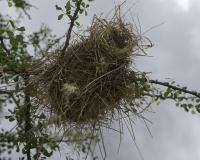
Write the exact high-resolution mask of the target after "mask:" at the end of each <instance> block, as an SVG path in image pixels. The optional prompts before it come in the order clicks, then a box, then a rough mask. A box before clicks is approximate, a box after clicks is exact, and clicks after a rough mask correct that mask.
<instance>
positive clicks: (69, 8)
mask: <svg viewBox="0 0 200 160" xmlns="http://www.w3.org/2000/svg"><path fill="white" fill-rule="evenodd" d="M65 8H66V12H68V11H70V10H71V4H70V1H68V2H67V4H66V6H65Z"/></svg>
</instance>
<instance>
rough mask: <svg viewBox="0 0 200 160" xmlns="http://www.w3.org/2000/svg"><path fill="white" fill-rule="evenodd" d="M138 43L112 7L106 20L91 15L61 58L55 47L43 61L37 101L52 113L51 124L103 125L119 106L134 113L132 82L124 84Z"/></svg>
mask: <svg viewBox="0 0 200 160" xmlns="http://www.w3.org/2000/svg"><path fill="white" fill-rule="evenodd" d="M141 41H142V38H141V35H139V34H136V33H135V30H134V27H133V25H132V24H131V23H127V22H126V21H123V20H122V18H121V17H120V14H118V11H117V10H116V13H115V14H114V16H113V17H112V19H111V20H107V19H102V18H98V17H97V16H94V18H93V21H92V24H91V27H89V28H87V30H85V33H84V34H81V35H80V34H79V35H77V38H76V39H74V40H73V41H72V43H71V44H70V45H69V47H68V48H67V49H66V51H65V54H64V56H63V57H61V55H62V54H61V51H60V50H59V49H56V50H54V51H53V52H51V53H50V55H49V56H48V57H47V58H48V59H47V58H46V60H45V61H44V62H42V64H43V65H42V67H41V68H43V69H42V70H43V71H44V72H42V73H41V74H40V88H41V92H40V94H39V95H38V99H39V103H40V106H42V108H43V109H45V110H46V111H48V113H50V115H54V116H52V117H57V118H56V119H57V120H56V122H55V120H52V123H55V124H59V125H60V124H73V125H74V124H75V126H76V127H78V126H79V127H78V128H80V126H83V125H85V126H88V125H92V126H97V125H98V126H101V125H104V126H105V124H109V123H110V122H112V121H113V120H116V119H118V118H119V117H123V116H124V109H125V110H126V111H127V110H128V111H133V110H134V111H136V110H137V108H135V104H134V100H135V97H134V95H135V89H134V86H132V87H130V86H128V85H127V83H126V82H127V81H128V80H130V73H131V65H132V64H133V59H134V57H135V54H136V53H138V51H139V50H142V48H141V47H140V43H141ZM134 113H135V112H134ZM125 116H127V114H126V113H125ZM50 119H51V118H50ZM52 119H54V118H52ZM94 128H95V127H94Z"/></svg>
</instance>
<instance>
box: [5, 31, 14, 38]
mask: <svg viewBox="0 0 200 160" xmlns="http://www.w3.org/2000/svg"><path fill="white" fill-rule="evenodd" d="M6 33H7V35H8V36H9V37H13V36H14V33H13V32H12V31H6Z"/></svg>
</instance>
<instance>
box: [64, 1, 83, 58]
mask: <svg viewBox="0 0 200 160" xmlns="http://www.w3.org/2000/svg"><path fill="white" fill-rule="evenodd" d="M82 1H83V0H79V1H78V2H77V7H76V10H75V12H74V15H73V17H72V18H71V22H70V26H69V29H68V32H67V39H66V41H65V45H64V47H63V49H62V53H61V59H62V58H63V57H64V54H65V50H66V49H67V47H68V46H69V40H70V38H71V32H72V28H73V27H74V22H75V20H76V19H77V15H78V12H79V11H80V6H81V2H82Z"/></svg>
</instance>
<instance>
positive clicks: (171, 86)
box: [149, 80, 200, 98]
mask: <svg viewBox="0 0 200 160" xmlns="http://www.w3.org/2000/svg"><path fill="white" fill-rule="evenodd" d="M149 83H154V84H159V85H162V86H166V87H169V88H172V89H174V90H177V91H181V92H184V93H188V94H191V95H194V96H195V97H198V98H200V94H199V93H197V92H195V91H189V90H186V89H182V88H179V87H176V86H173V85H170V84H169V83H168V82H159V81H157V80H149Z"/></svg>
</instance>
